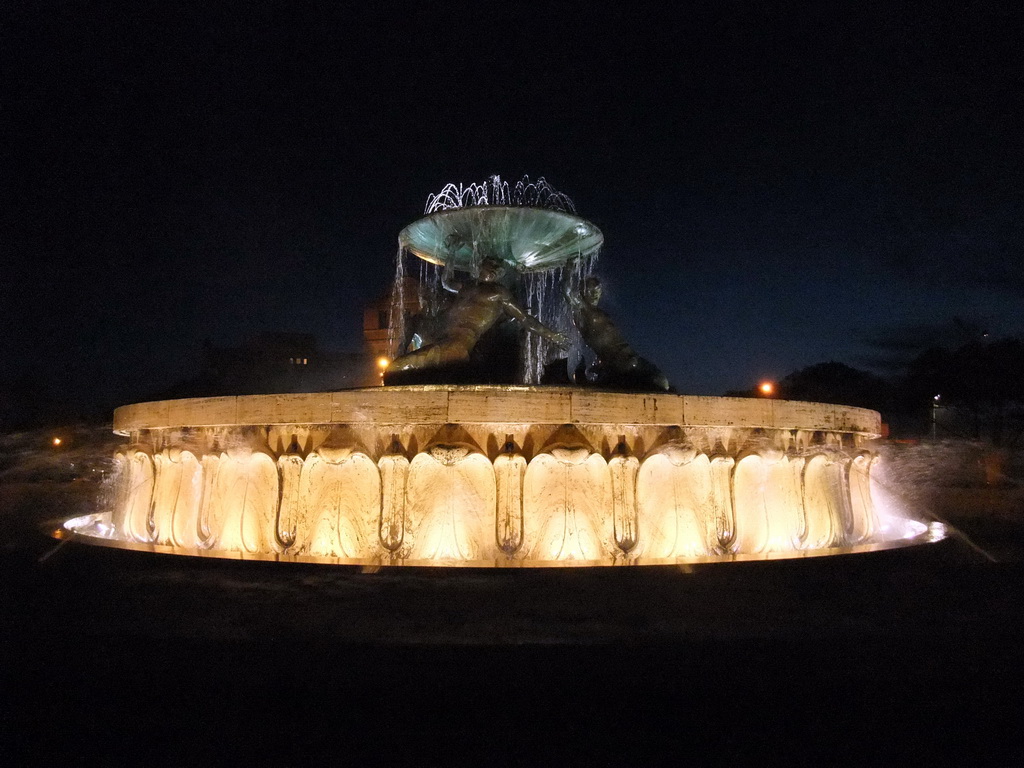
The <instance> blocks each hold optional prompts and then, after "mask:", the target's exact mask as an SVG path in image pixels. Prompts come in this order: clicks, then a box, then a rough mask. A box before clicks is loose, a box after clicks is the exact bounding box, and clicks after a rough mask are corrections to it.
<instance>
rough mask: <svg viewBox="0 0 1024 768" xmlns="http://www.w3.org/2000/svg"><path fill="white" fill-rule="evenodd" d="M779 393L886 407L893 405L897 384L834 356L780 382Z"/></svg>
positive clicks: (879, 408) (793, 397) (788, 397)
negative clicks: (840, 361)
mask: <svg viewBox="0 0 1024 768" xmlns="http://www.w3.org/2000/svg"><path fill="white" fill-rule="evenodd" d="M777 396H778V397H780V398H782V399H785V400H808V401H811V402H816V403H834V404H836V405H854V406H858V407H861V408H872V409H874V410H876V411H882V410H887V409H888V408H890V407H891V405H892V399H893V388H892V385H891V384H890V383H889V382H887V381H886V380H885V379H883V378H881V377H880V376H876V375H875V374H873V373H869V372H868V371H862V370H859V369H857V368H851V367H850V366H848V365H846V364H844V363H839V362H836V361H834V360H831V361H829V362H827V363H818V364H816V365H810V366H808V367H806V368H801V369H800V370H799V371H794V372H793V373H790V374H788V375H787V376H786V377H785V378H783V379H782V381H780V382H779V384H778V388H777Z"/></svg>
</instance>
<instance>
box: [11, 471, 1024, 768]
mask: <svg viewBox="0 0 1024 768" xmlns="http://www.w3.org/2000/svg"><path fill="white" fill-rule="evenodd" d="M94 494H95V488H94V487H91V484H90V483H89V482H88V481H87V480H83V479H81V478H80V477H79V478H78V479H76V478H74V477H70V478H69V477H64V476H50V475H47V474H46V473H41V474H39V475H38V476H22V477H21V478H20V479H19V478H17V477H16V478H15V479H14V480H10V481H7V482H5V483H3V484H2V485H0V516H2V522H3V526H2V530H3V531H4V533H3V534H2V537H3V538H2V541H0V579H2V583H3V585H4V588H3V589H2V590H0V616H2V617H3V619H2V635H0V644H2V653H3V656H2V658H3V659H4V663H3V665H2V669H0V691H2V694H0V696H2V699H0V712H2V717H0V729H2V730H0V738H2V743H0V754H4V755H8V756H11V759H10V760H9V761H8V760H7V759H5V760H4V762H5V764H11V765H22V764H34V763H41V762H53V761H55V760H71V761H74V762H82V761H97V760H98V761H101V762H104V763H106V764H119V763H134V764H138V760H139V759H140V756H142V755H144V756H145V761H146V764H148V765H158V764H167V765H181V764H186V763H187V764H211V763H220V764H223V763H226V762H229V761H230V762H239V761H241V760H247V761H254V762H257V763H261V762H262V763H266V762H274V763H276V764H279V765H282V764H304V763H309V762H321V763H322V762H330V763H332V764H341V763H367V762H374V763H377V764H384V763H386V764H410V765H424V764H438V763H442V764H452V763H483V762H485V761H486V762H488V763H491V764H494V763H496V764H550V763H552V762H554V761H555V760H559V761H563V762H564V761H567V760H568V761H572V762H575V763H582V764H588V765H604V764H624V763H632V764H637V763H639V764H650V763H651V762H653V761H654V760H658V761H665V762H668V761H671V762H672V763H673V764H680V763H683V762H686V761H687V760H688V759H694V758H696V759H700V760H701V761H702V762H708V761H710V760H712V759H715V760H718V761H726V762H731V763H738V762H744V763H746V762H754V761H757V762H763V763H772V762H785V763H789V764H792V763H793V762H794V761H799V762H805V761H810V760H814V761H815V762H818V763H823V764H836V763H858V764H866V763H871V764H879V763H881V764H885V763H891V762H895V761H896V760H907V761H911V762H912V764H922V763H926V762H927V763H930V764H958V765H963V764H972V765H977V764H1003V765H1006V764H1015V763H1019V759H1020V757H1021V755H1022V748H1024V737H1022V736H1021V734H1020V733H1019V731H1018V720H1019V712H1020V711H1021V705H1022V703H1024V695H1022V693H1021V690H1020V687H1019V682H1018V681H1019V680H1020V679H1021V678H1022V672H1024V660H1022V659H1021V654H1020V648H1021V647H1022V640H1024V604H1022V602H1021V600H1020V595H1021V594H1024V503H1022V500H1024V495H1022V493H1021V490H1020V489H1019V488H1016V487H1012V486H1008V487H1004V488H973V489H971V488H960V489H954V490H953V491H950V489H945V490H944V492H943V493H941V494H935V496H934V498H932V499H931V502H930V503H931V505H932V508H933V509H934V510H935V511H936V512H937V513H938V514H939V515H940V516H942V517H944V519H946V520H947V521H948V522H950V523H952V524H953V525H954V526H955V527H957V528H958V529H959V530H960V531H962V534H963V535H957V536H953V537H951V538H950V539H948V540H946V541H944V542H941V543H939V544H936V545H932V546H928V547H923V548H915V549H911V550H897V551H889V552H878V553H870V554H864V555H851V556H846V557H840V558H827V559H824V560H794V561H777V562H752V563H740V564H734V565H729V566H724V567H723V566H722V565H711V566H706V567H702V568H697V569H696V570H693V571H692V572H684V571H681V570H679V569H675V568H653V569H605V570H602V571H592V570H589V569H585V570H575V569H573V570H569V571H566V570H559V571H555V572H550V571H548V572H544V571H537V572H528V573H524V572H514V573H508V572H493V571H477V570H460V571H458V572H454V573H453V572H446V571H428V570H426V569H411V570H403V571H395V570H389V569H383V570H381V571H378V572H376V573H361V572H359V571H358V570H356V569H345V568H341V569H338V568H327V569H325V568H322V567H317V566H313V565H295V566H292V567H289V568H287V569H279V568H274V567H273V565H272V564H268V563H252V562H250V563H246V562H231V561H217V560H197V559H191V558H189V559H181V558H174V557H167V556H154V555H149V554H145V553H139V552H130V551H118V550H110V549H104V548H96V547H87V546H82V545H77V544H63V545H62V544H59V543H58V542H55V541H53V540H52V539H49V538H47V537H46V536H44V535H43V534H41V533H40V532H39V531H40V528H39V525H40V524H41V523H42V522H44V521H45V520H47V519H56V518H59V517H65V516H66V515H67V513H68V511H69V510H70V511H71V512H74V511H75V507H76V505H82V506H86V505H88V504H89V503H90V499H91V498H93V497H94ZM968 502H970V503H969V504H968ZM964 536H966V538H964ZM986 553H987V555H988V556H992V557H995V558H996V560H998V562H992V561H991V560H990V559H989V558H988V557H987V556H986Z"/></svg>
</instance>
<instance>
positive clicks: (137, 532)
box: [114, 447, 155, 541]
mask: <svg viewBox="0 0 1024 768" xmlns="http://www.w3.org/2000/svg"><path fill="white" fill-rule="evenodd" d="M118 456H119V458H115V461H116V462H117V464H118V465H119V466H120V467H121V468H122V476H121V481H120V485H121V489H120V490H119V492H118V502H117V509H116V510H115V515H114V528H115V530H116V531H117V532H118V535H119V536H121V537H123V538H125V539H127V540H128V541H150V540H151V532H150V529H149V516H150V510H151V509H152V506H153V486H154V483H155V470H154V466H153V460H152V458H151V457H150V455H149V453H148V452H146V451H145V450H142V449H140V448H137V447H131V448H128V449H127V450H125V451H124V453H123V454H121V453H119V454H118Z"/></svg>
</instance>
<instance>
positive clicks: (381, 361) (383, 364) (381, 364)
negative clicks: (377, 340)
mask: <svg viewBox="0 0 1024 768" xmlns="http://www.w3.org/2000/svg"><path fill="white" fill-rule="evenodd" d="M389 365H391V361H390V360H388V359H387V358H386V357H378V358H377V367H378V368H387V367H388V366H389Z"/></svg>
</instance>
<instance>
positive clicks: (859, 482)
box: [848, 453, 878, 544]
mask: <svg viewBox="0 0 1024 768" xmlns="http://www.w3.org/2000/svg"><path fill="white" fill-rule="evenodd" d="M877 460H878V458H877V457H875V458H872V457H871V456H870V455H869V454H866V453H862V454H861V455H859V456H855V457H854V458H853V460H852V461H851V462H850V466H849V472H850V476H849V481H848V482H849V488H850V507H851V514H852V517H853V530H852V531H851V533H850V540H851V543H853V544H857V543H859V542H862V541H866V540H867V539H869V538H871V536H872V535H873V534H874V532H875V530H876V529H877V528H878V522H877V520H876V519H875V504H874V500H873V499H872V496H871V470H872V468H873V467H874V465H875V462H876V461H877Z"/></svg>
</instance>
